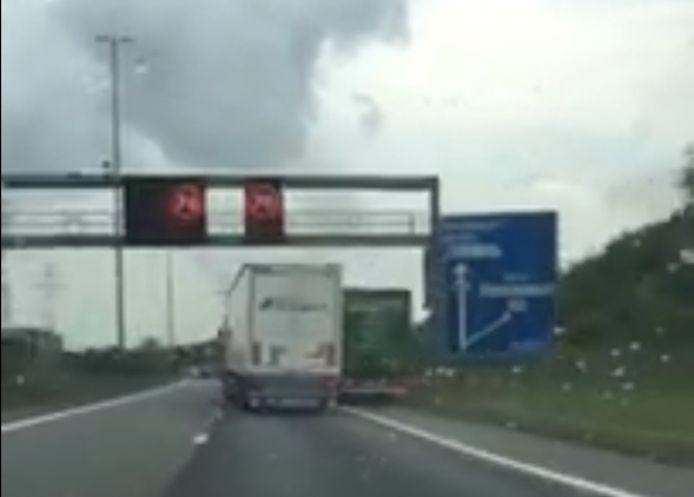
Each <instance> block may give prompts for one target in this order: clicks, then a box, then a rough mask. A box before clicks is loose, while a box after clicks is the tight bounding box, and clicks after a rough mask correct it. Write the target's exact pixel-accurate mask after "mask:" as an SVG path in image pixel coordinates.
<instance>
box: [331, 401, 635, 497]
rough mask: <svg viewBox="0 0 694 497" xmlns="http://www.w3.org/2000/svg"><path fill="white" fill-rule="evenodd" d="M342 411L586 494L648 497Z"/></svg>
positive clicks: (386, 419) (392, 421)
mask: <svg viewBox="0 0 694 497" xmlns="http://www.w3.org/2000/svg"><path fill="white" fill-rule="evenodd" d="M340 409H341V410H343V411H345V412H348V413H350V414H353V415H355V416H359V417H361V418H363V419H367V420H369V421H372V422H374V423H377V424H380V425H382V426H387V427H388V428H392V429H394V430H397V431H400V432H402V433H406V434H408V435H411V436H414V437H417V438H420V439H422V440H426V441H428V442H431V443H434V444H436V445H439V446H441V447H445V448H447V449H449V450H453V451H455V452H458V453H460V454H465V455H468V456H472V457H475V458H477V459H481V460H483V461H486V462H489V463H492V464H496V465H497V466H502V467H504V468H507V469H512V470H514V471H518V472H520V473H525V474H528V475H531V476H535V477H538V478H542V479H544V480H547V481H552V482H555V483H560V484H562V485H566V486H569V487H573V488H576V489H579V490H582V491H585V492H590V493H593V494H597V495H603V496H606V497H646V496H645V495H640V494H635V493H633V492H629V491H627V490H623V489H621V488H617V487H613V486H610V485H605V484H603V483H597V482H594V481H590V480H587V479H585V478H581V477H580V476H574V475H570V474H567V473H562V472H560V471H556V470H552V469H548V468H545V467H542V466H537V465H534V464H530V463H526V462H523V461H518V460H516V459H511V458H509V457H506V456H502V455H499V454H496V453H494V452H490V451H488V450H485V449H480V448H478V447H474V446H472V445H467V444H464V443H463V442H460V441H458V440H454V439H450V438H446V437H443V436H441V435H437V434H435V433H431V432H428V431H426V430H423V429H421V428H417V427H415V426H412V425H409V424H406V423H403V422H401V421H398V420H395V419H392V418H389V417H387V416H381V415H379V414H373V413H370V412H367V411H363V410H361V409H355V408H353V407H341V408H340Z"/></svg>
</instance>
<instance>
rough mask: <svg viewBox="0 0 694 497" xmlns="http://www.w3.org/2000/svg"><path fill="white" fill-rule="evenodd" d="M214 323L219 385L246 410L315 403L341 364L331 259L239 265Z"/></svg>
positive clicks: (337, 290)
mask: <svg viewBox="0 0 694 497" xmlns="http://www.w3.org/2000/svg"><path fill="white" fill-rule="evenodd" d="M226 307H227V309H226V315H225V320H224V324H223V325H222V328H221V329H220V333H219V335H220V341H221V345H222V351H223V353H222V356H223V358H222V361H223V375H222V376H223V380H222V381H223V389H224V393H225V396H226V397H227V399H229V400H230V401H233V402H236V403H238V404H239V405H241V406H242V407H244V408H246V409H249V410H258V409H262V408H267V407H310V408H316V409H323V408H325V407H327V406H328V405H329V404H330V403H331V402H332V401H333V400H334V399H335V397H336V393H337V386H338V383H339V377H340V372H341V366H342V365H341V350H340V349H341V344H342V288H341V270H340V267H339V266H337V265H332V264H330V265H299V264H280V265H246V266H244V267H243V268H242V269H241V270H240V271H239V273H238V274H237V276H236V278H235V280H234V282H233V284H232V288H231V291H230V293H229V296H228V299H227V302H226Z"/></svg>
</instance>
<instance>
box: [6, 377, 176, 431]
mask: <svg viewBox="0 0 694 497" xmlns="http://www.w3.org/2000/svg"><path fill="white" fill-rule="evenodd" d="M187 383H188V381H187V380H183V381H178V382H176V383H171V384H169V385H165V386H163V387H155V388H150V389H148V390H142V391H140V392H137V393H132V394H128V395H122V396H120V397H115V398H112V399H109V400H103V401H101V402H95V403H93V404H87V405H83V406H78V407H71V408H69V409H64V410H61V411H56V412H51V413H48V414H42V415H40V416H34V417H31V418H24V419H19V420H17V421H9V422H7V423H3V424H2V434H3V435H4V434H5V433H11V432H14V431H18V430H23V429H25V428H31V427H32V426H37V425H41V424H45V423H50V422H53V421H58V420H61V419H65V418H69V417H72V416H78V415H81V414H89V413H92V412H96V411H101V410H103V409H110V408H112V407H118V406H122V405H126V404H131V403H133V402H138V401H140V400H144V399H147V398H149V397H154V396H156V395H161V394H163V393H166V392H168V391H170V390H175V389H177V388H180V387H182V386H183V385H186V384H187Z"/></svg>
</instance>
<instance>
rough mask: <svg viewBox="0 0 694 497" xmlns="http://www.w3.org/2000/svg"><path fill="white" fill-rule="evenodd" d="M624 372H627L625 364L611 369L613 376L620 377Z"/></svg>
mask: <svg viewBox="0 0 694 497" xmlns="http://www.w3.org/2000/svg"><path fill="white" fill-rule="evenodd" d="M626 372H627V368H626V366H620V367H618V368H617V369H615V370H614V371H612V376H614V377H615V378H621V377H623V376H624V375H625V374H626Z"/></svg>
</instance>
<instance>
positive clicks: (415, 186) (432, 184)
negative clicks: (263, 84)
mask: <svg viewBox="0 0 694 497" xmlns="http://www.w3.org/2000/svg"><path fill="white" fill-rule="evenodd" d="M153 177H154V176H147V175H123V176H120V177H114V176H112V175H109V174H80V173H73V174H67V175H65V174H63V175H57V174H31V173H26V174H3V175H2V184H3V187H5V188H13V189H35V190H54V189H70V190H72V189H98V188H116V187H122V186H123V185H124V184H125V182H126V181H128V180H130V179H138V178H139V179H148V178H153ZM174 178H176V179H181V180H185V179H191V180H193V179H195V180H199V179H202V180H203V181H204V182H205V184H206V185H207V186H209V187H213V188H215V187H234V188H241V187H243V186H244V185H245V184H246V183H247V182H248V180H249V179H253V180H256V179H257V180H269V179H278V180H279V181H280V182H281V183H282V186H283V187H286V188H299V189H321V190H322V189H325V190H380V191H410V192H411V191H430V192H436V196H437V197H438V184H439V181H438V177H437V176H369V175H354V176H350V175H287V176H269V175H257V176H254V175H250V176H249V175H245V176H244V175H224V174H211V175H209V174H200V175H184V176H175V177H174Z"/></svg>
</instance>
